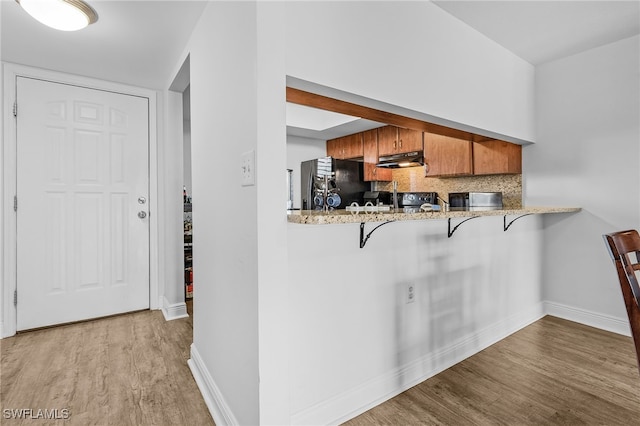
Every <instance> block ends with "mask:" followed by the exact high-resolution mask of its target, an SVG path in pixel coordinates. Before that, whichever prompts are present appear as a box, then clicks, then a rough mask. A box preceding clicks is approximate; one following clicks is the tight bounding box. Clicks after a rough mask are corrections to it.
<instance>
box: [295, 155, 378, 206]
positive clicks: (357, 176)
mask: <svg viewBox="0 0 640 426" xmlns="http://www.w3.org/2000/svg"><path fill="white" fill-rule="evenodd" d="M324 176H328V178H327V179H328V180H329V188H330V189H332V190H334V193H336V194H338V195H339V196H340V204H339V205H337V206H333V207H334V208H337V209H344V208H345V207H346V206H348V205H351V203H353V202H354V201H355V202H357V203H358V204H359V205H363V204H364V202H363V201H364V193H365V191H369V189H370V186H371V184H370V183H369V182H365V181H364V163H363V162H361V161H353V160H338V159H335V158H332V157H321V158H316V159H314V160H308V161H303V162H302V163H301V164H300V179H301V182H300V188H301V191H302V196H301V207H302V210H319V209H321V208H322V204H319V203H321V202H322V201H321V199H318V198H317V197H316V195H317V194H318V192H321V189H322V185H323V183H324ZM336 189H337V190H336Z"/></svg>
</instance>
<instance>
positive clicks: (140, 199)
mask: <svg viewBox="0 0 640 426" xmlns="http://www.w3.org/2000/svg"><path fill="white" fill-rule="evenodd" d="M146 202H147V199H146V198H144V197H138V204H144V203H146Z"/></svg>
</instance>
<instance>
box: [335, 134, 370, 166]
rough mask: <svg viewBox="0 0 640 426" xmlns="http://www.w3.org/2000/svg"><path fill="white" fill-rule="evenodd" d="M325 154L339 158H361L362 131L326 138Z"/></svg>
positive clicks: (362, 154)
mask: <svg viewBox="0 0 640 426" xmlns="http://www.w3.org/2000/svg"><path fill="white" fill-rule="evenodd" d="M327 155H328V156H329V157H333V158H337V159H340V160H347V159H353V158H362V157H363V156H364V151H363V145H362V133H356V134H353V135H348V136H343V137H341V138H337V139H331V140H328V141H327Z"/></svg>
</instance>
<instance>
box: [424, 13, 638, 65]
mask: <svg viewBox="0 0 640 426" xmlns="http://www.w3.org/2000/svg"><path fill="white" fill-rule="evenodd" d="M434 3H435V4H436V5H438V6H439V7H440V8H442V9H444V10H445V11H447V12H449V13H450V14H451V15H453V16H455V17H456V18H458V19H460V20H461V21H463V22H465V23H466V24H467V25H469V26H471V27H473V28H475V29H476V30H478V31H479V32H481V33H482V34H484V35H486V36H487V37H489V38H490V39H492V40H494V41H496V42H497V43H498V44H500V45H502V46H503V47H505V48H506V49H508V50H510V51H512V52H513V53H515V54H516V55H517V56H519V57H520V58H522V59H524V60H525V61H527V62H529V63H531V64H533V65H539V64H542V63H544V62H548V61H552V60H555V59H559V58H563V57H566V56H569V55H573V54H576V53H579V52H583V51H585V50H589V49H592V48H594V47H598V46H603V45H605V44H609V43H613V42H615V41H618V40H622V39H625V38H628V37H631V36H634V35H636V34H639V33H640V1H638V0H626V1H610V0H608V1H568V0H555V1H541V0H538V1H518V0H510V1H484V0H476V1H458V0H455V1H451V0H449V1H434Z"/></svg>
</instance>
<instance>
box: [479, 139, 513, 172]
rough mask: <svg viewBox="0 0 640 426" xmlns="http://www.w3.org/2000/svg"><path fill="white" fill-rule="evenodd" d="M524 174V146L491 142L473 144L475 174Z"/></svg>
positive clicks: (496, 141)
mask: <svg viewBox="0 0 640 426" xmlns="http://www.w3.org/2000/svg"><path fill="white" fill-rule="evenodd" d="M518 173H522V146H520V145H516V144H513V143H509V142H504V141H499V140H491V141H484V142H473V174H475V175H495V174H518Z"/></svg>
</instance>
